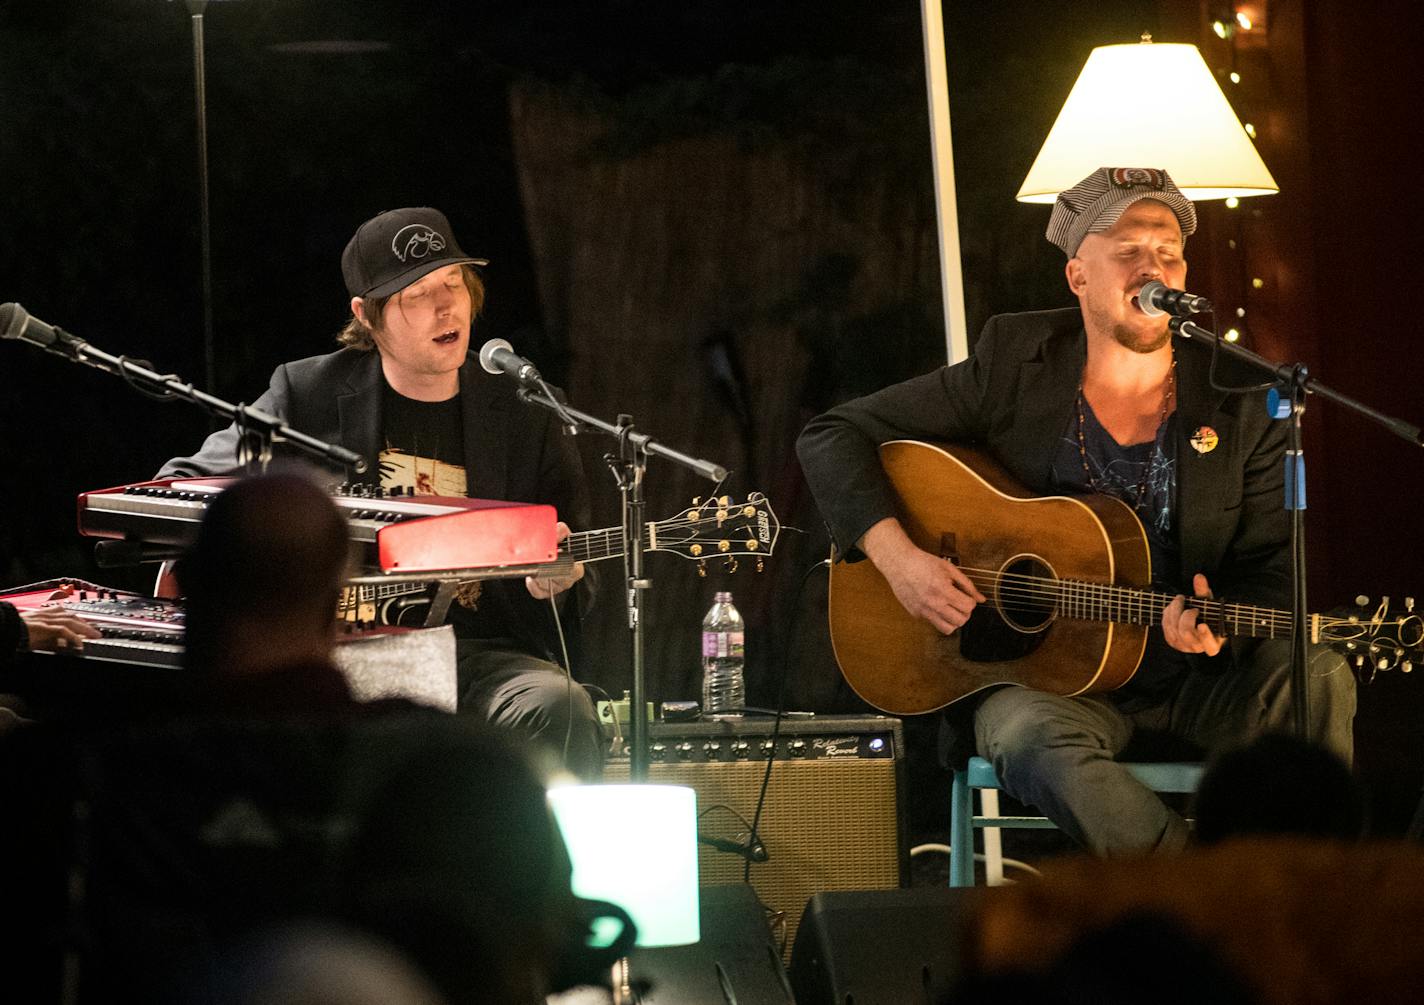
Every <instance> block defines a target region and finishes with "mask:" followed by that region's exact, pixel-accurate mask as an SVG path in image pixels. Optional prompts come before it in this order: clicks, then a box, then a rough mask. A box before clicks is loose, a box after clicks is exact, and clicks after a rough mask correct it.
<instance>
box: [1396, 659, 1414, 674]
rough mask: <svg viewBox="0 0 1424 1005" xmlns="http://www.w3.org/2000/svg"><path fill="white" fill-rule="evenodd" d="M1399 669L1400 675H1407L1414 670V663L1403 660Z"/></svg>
mask: <svg viewBox="0 0 1424 1005" xmlns="http://www.w3.org/2000/svg"><path fill="white" fill-rule="evenodd" d="M1399 669H1400V671H1401V672H1402V673H1408V672H1409V671H1411V670H1413V669H1414V661H1413V660H1405V661H1404V662H1403V663H1401V664H1399Z"/></svg>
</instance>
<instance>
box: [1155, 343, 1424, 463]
mask: <svg viewBox="0 0 1424 1005" xmlns="http://www.w3.org/2000/svg"><path fill="white" fill-rule="evenodd" d="M1168 324H1169V326H1170V327H1171V329H1172V331H1173V332H1175V333H1176V334H1178V335H1180V336H1182V337H1183V338H1190V339H1196V340H1198V341H1200V342H1207V343H1210V344H1212V345H1215V346H1216V347H1217V348H1218V349H1220V350H1222V351H1223V352H1225V353H1227V354H1228V355H1230V356H1234V357H1236V358H1237V359H1239V360H1242V361H1244V362H1246V363H1249V364H1250V365H1251V366H1254V367H1256V368H1257V369H1258V370H1262V371H1264V372H1266V373H1268V374H1270V375H1271V377H1273V378H1274V379H1275V380H1278V381H1280V382H1281V383H1282V384H1285V385H1286V386H1288V387H1289V386H1295V385H1297V384H1298V385H1299V386H1300V389H1301V390H1302V391H1304V392H1305V393H1306V394H1318V395H1320V396H1321V397H1322V398H1325V399H1327V400H1329V401H1333V402H1335V403H1336V404H1340V405H1344V406H1345V407H1346V408H1348V409H1350V410H1351V411H1353V412H1356V413H1357V414H1359V415H1363V416H1364V417H1365V418H1367V419H1372V420H1373V421H1375V422H1377V423H1378V424H1379V425H1381V426H1383V427H1384V428H1385V429H1388V430H1389V431H1390V432H1391V433H1394V434H1395V435H1396V436H1398V437H1400V438H1402V439H1405V440H1408V441H1409V442H1410V443H1413V444H1414V445H1415V446H1417V447H1424V432H1421V430H1420V428H1419V427H1418V426H1415V425H1411V424H1410V423H1408V422H1405V421H1404V420H1403V419H1396V418H1394V417H1393V416H1390V415H1385V414H1384V413H1383V412H1381V411H1379V410H1378V409H1375V408H1371V407H1370V406H1369V405H1366V404H1365V403H1364V402H1362V401H1357V400H1355V399H1354V398H1351V397H1350V396H1349V395H1345V394H1341V393H1340V392H1339V391H1336V390H1335V389H1334V388H1331V387H1328V386H1326V385H1325V384H1322V383H1321V382H1320V381H1318V380H1316V379H1315V378H1314V377H1310V376H1305V377H1304V378H1303V379H1301V378H1300V375H1299V374H1298V373H1297V369H1298V368H1297V367H1296V366H1286V365H1284V364H1278V363H1272V362H1271V361H1270V360H1268V359H1266V358H1265V357H1264V356H1258V355H1257V354H1256V353H1254V352H1252V351H1251V350H1250V349H1247V348H1246V347H1245V346H1242V345H1237V344H1236V343H1235V342H1228V341H1227V340H1226V339H1224V338H1222V337H1221V336H1220V335H1218V334H1216V332H1214V331H1210V330H1208V329H1206V328H1203V327H1201V325H1198V324H1197V323H1196V322H1194V321H1189V320H1187V319H1186V318H1173V319H1172V320H1171V321H1170V322H1168ZM1299 372H1300V373H1301V374H1303V373H1304V368H1303V367H1301V368H1299Z"/></svg>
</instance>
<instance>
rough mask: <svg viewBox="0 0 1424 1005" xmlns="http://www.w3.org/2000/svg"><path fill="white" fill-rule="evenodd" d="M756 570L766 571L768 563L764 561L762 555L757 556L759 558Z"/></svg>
mask: <svg viewBox="0 0 1424 1005" xmlns="http://www.w3.org/2000/svg"><path fill="white" fill-rule="evenodd" d="M756 571H757V572H765V571H766V563H765V562H763V561H762V558H761V556H760V555H758V556H757V560H756Z"/></svg>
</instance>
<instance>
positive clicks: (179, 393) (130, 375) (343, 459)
mask: <svg viewBox="0 0 1424 1005" xmlns="http://www.w3.org/2000/svg"><path fill="white" fill-rule="evenodd" d="M66 335H67V333H66ZM67 338H68V341H67V342H66V343H65V346H64V349H63V350H61V351H57V352H56V354H57V355H60V356H63V357H65V358H66V359H70V360H73V361H74V362H76V363H83V364H84V365H85V366H91V367H93V368H94V369H96V370H103V371H104V372H105V373H111V374H113V375H115V376H117V377H123V378H125V379H126V380H128V381H130V382H134V381H137V382H138V383H140V384H146V385H148V386H149V387H150V388H153V389H154V390H156V391H159V392H161V393H162V394H164V396H165V397H172V398H178V399H181V400H183V401H189V402H192V403H193V404H195V405H198V406H201V407H202V408H205V409H207V410H208V412H210V413H211V414H213V415H219V416H222V417H223V418H225V419H227V420H229V421H234V420H237V419H238V418H241V420H242V423H243V424H244V425H245V426H247V427H248V428H249V429H259V430H262V431H263V432H264V434H265V435H267V436H269V437H271V438H272V439H274V440H277V439H280V440H281V441H282V442H284V443H290V444H291V445H292V446H294V447H296V448H297V449H298V450H301V451H302V452H303V453H305V454H308V455H309V456H312V457H316V458H318V459H320V460H328V461H333V462H335V463H337V464H341V465H344V466H345V467H348V468H350V469H351V470H352V471H354V472H356V473H357V474H360V473H361V472H363V471H365V470H366V459H365V458H364V457H362V456H361V455H360V454H358V453H356V452H355V451H354V450H348V449H346V448H345V447H343V446H339V445H338V444H335V443H328V442H326V441H325V440H319V439H317V438H316V437H315V436H308V435H307V434H306V433H303V432H302V431H301V430H299V429H293V428H292V427H291V426H289V425H287V424H286V423H285V422H284V421H282V420H281V419H280V418H278V417H277V416H275V415H272V414H271V413H269V412H264V411H261V410H260V409H256V408H253V407H251V406H250V405H234V404H233V403H232V402H230V401H224V400H223V399H222V398H219V397H216V396H215V395H211V394H208V393H207V392H206V391H200V390H198V389H197V388H196V387H194V386H193V385H192V384H185V383H183V381H181V380H179V379H178V378H177V377H176V376H174V375H172V374H161V373H155V372H154V371H153V370H150V369H149V368H148V367H146V366H139V365H138V364H137V363H134V362H132V361H131V360H128V359H125V358H124V357H122V356H113V355H111V354H109V353H107V352H104V351H103V350H102V349H96V348H94V347H93V346H92V345H90V344H89V343H88V342H85V341H84V340H83V339H81V338H78V337H76V336H73V335H67ZM51 351H55V350H51Z"/></svg>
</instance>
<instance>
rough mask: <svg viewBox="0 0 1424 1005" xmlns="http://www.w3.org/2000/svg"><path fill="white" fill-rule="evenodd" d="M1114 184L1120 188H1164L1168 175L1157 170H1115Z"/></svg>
mask: <svg viewBox="0 0 1424 1005" xmlns="http://www.w3.org/2000/svg"><path fill="white" fill-rule="evenodd" d="M1112 180H1113V184H1114V185H1117V186H1118V187H1119V188H1140V187H1142V186H1144V185H1145V186H1147V187H1148V188H1163V187H1165V186H1166V184H1167V173H1166V172H1165V171H1158V170H1157V169H1156V168H1113V169H1112Z"/></svg>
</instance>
